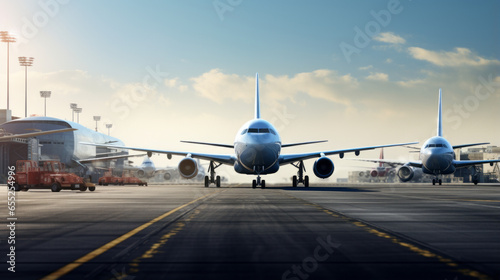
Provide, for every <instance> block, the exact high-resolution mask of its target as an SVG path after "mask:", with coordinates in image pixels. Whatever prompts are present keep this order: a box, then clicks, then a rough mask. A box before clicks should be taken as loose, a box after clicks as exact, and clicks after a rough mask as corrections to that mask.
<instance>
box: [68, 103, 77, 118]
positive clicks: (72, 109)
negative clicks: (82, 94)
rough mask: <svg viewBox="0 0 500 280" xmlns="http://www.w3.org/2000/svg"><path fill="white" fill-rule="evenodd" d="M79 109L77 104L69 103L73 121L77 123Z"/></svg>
mask: <svg viewBox="0 0 500 280" xmlns="http://www.w3.org/2000/svg"><path fill="white" fill-rule="evenodd" d="M76 107H78V105H76V103H69V108H70V109H71V121H72V122H75V109H76Z"/></svg>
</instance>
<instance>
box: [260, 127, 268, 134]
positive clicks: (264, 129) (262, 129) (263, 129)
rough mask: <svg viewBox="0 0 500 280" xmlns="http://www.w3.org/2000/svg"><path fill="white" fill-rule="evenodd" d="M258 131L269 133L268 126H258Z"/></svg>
mask: <svg viewBox="0 0 500 280" xmlns="http://www.w3.org/2000/svg"><path fill="white" fill-rule="evenodd" d="M259 133H269V128H259Z"/></svg>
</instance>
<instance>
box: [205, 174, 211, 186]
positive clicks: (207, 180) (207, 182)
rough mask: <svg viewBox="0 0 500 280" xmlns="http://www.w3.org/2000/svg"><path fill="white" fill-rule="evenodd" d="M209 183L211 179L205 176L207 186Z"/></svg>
mask: <svg viewBox="0 0 500 280" xmlns="http://www.w3.org/2000/svg"><path fill="white" fill-rule="evenodd" d="M209 185H210V179H209V178H208V176H205V188H208V186H209Z"/></svg>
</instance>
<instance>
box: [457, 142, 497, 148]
mask: <svg viewBox="0 0 500 280" xmlns="http://www.w3.org/2000/svg"><path fill="white" fill-rule="evenodd" d="M488 144H489V143H474V144H463V145H456V146H453V149H460V148H465V147H470V146H479V145H488Z"/></svg>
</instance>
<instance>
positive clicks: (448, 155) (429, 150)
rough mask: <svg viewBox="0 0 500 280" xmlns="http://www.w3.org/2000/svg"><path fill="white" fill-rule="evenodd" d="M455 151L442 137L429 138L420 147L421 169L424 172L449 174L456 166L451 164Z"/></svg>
mask: <svg viewBox="0 0 500 280" xmlns="http://www.w3.org/2000/svg"><path fill="white" fill-rule="evenodd" d="M454 159H455V153H454V152H453V147H452V146H451V144H450V143H449V142H448V141H447V140H446V139H445V138H443V137H440V136H435V137H432V138H429V139H428V140H427V141H426V142H425V143H424V145H423V146H422V148H421V149H420V160H421V161H422V171H423V172H424V173H426V174H432V175H438V174H451V173H454V172H455V170H456V168H455V166H454V165H453V160H454Z"/></svg>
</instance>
